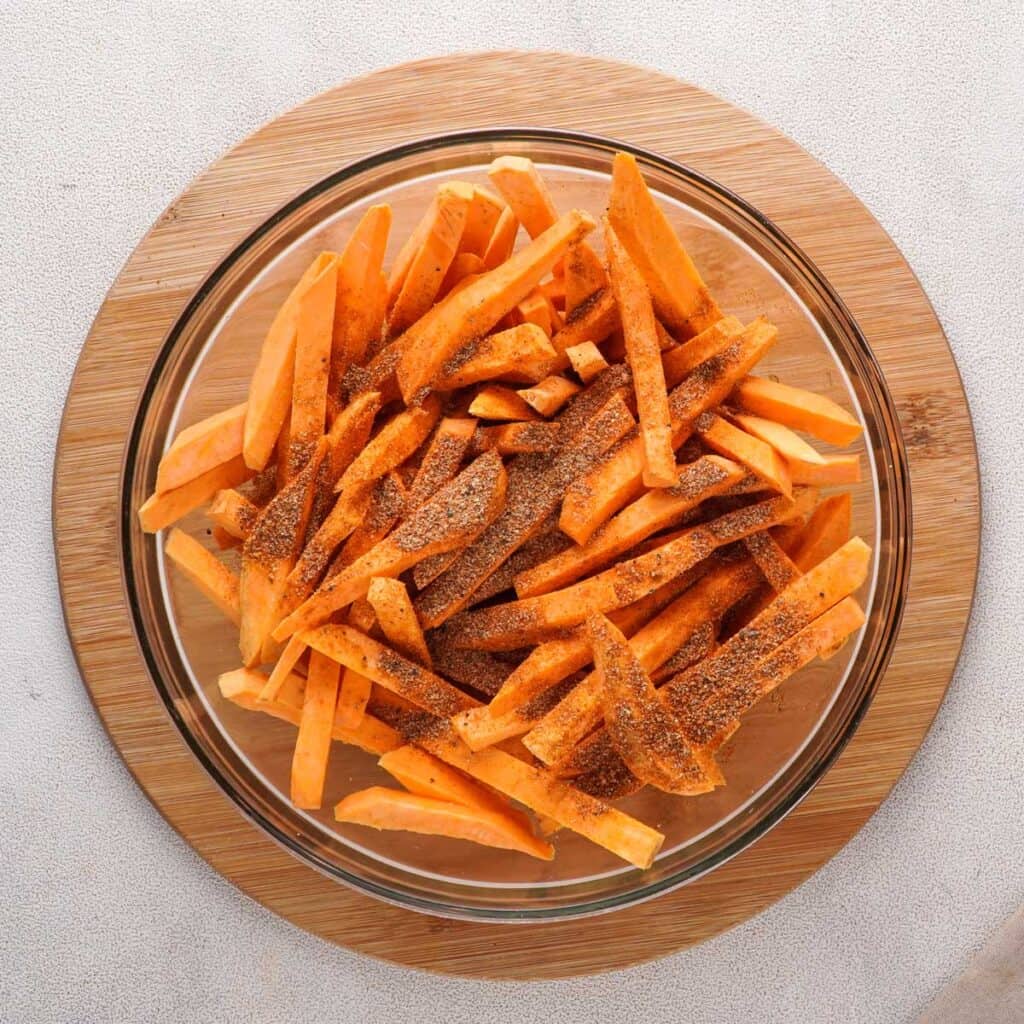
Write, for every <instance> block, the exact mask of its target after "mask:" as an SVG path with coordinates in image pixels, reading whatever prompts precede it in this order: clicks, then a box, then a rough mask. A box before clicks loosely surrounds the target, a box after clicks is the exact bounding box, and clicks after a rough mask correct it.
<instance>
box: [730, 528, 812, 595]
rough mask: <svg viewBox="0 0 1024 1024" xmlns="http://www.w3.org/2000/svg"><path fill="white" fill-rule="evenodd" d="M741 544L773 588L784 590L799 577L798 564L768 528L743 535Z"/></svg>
mask: <svg viewBox="0 0 1024 1024" xmlns="http://www.w3.org/2000/svg"><path fill="white" fill-rule="evenodd" d="M743 544H744V546H745V547H746V549H747V551H749V552H750V557H751V558H753V559H754V561H755V562H756V563H757V567H758V568H759V569H760V570H761V572H762V574H763V575H764V578H765V579H766V580H767V581H768V584H769V586H770V587H771V588H772V589H773V590H775V591H782V590H785V589H786V587H788V586H789V585H790V584H792V583H795V582H796V581H797V579H798V578H799V577H800V568H799V566H797V565H796V563H795V562H793V560H792V559H791V558H790V557H789V555H787V554H786V552H785V551H784V550H783V549H782V546H781V545H780V544H779V542H778V541H777V540H776V539H775V538H774V537H773V536H772V535H771V532H770V531H769V530H761V531H760V532H759V533H754V534H751V535H750V536H749V537H745V538H744V539H743Z"/></svg>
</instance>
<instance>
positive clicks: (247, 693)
mask: <svg viewBox="0 0 1024 1024" xmlns="http://www.w3.org/2000/svg"><path fill="white" fill-rule="evenodd" d="M266 682H267V677H266V675H264V674H263V673H262V672H258V671H256V669H251V668H239V669H235V670H234V671H233V672H225V673H224V674H223V675H221V676H220V677H219V678H218V680H217V685H218V687H219V689H220V693H221V696H222V697H224V699H225V700H230V701H231V702H232V703H234V704H237V705H238V706H239V707H243V708H247V709H248V710H250V711H263V712H265V713H266V714H268V715H272V716H273V717H274V718H280V719H281V720H282V721H285V722H290V723H291V724H292V725H298V724H299V722H300V720H301V718H302V703H303V699H304V697H305V690H306V680H305V679H303V678H302V676H299V675H296V674H295V673H292V674H291V675H289V676H288V677H287V679H286V680H285V683H284V685H283V686H282V687H281V688H280V692H279V694H278V696H277V697H276V698H275V699H274V700H271V701H263V700H262V691H263V689H264V687H265V686H266ZM331 738H332V739H336V740H338V741H339V742H341V743H350V744H352V745H353V746H356V747H359V748H360V749H362V750H365V751H366V752H367V753H368V754H375V755H376V756H378V757H380V756H381V755H382V754H386V753H387V752H388V751H389V750H394V749H396V748H397V747H400V746H402V744H403V743H404V742H405V741H404V740H403V739H402V736H401V735H400V734H399V733H398V732H397V731H396V730H394V729H392V728H391V726H389V725H386V724H385V723H384V722H382V721H380V720H379V719H377V718H373V717H372V716H371V715H366V716H365V717H364V718H363V720H362V722H360V724H359V727H358V728H356V729H347V728H344V727H343V726H341V725H339V724H338V720H337V717H335V721H334V725H333V726H332V728H331Z"/></svg>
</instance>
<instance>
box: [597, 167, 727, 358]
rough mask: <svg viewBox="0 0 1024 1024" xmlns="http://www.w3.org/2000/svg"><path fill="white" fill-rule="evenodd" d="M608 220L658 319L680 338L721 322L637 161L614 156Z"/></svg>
mask: <svg viewBox="0 0 1024 1024" xmlns="http://www.w3.org/2000/svg"><path fill="white" fill-rule="evenodd" d="M608 219H609V220H610V221H611V223H612V227H613V228H614V229H615V231H616V232H617V233H618V234H619V237H620V238H621V239H622V244H623V245H624V246H625V247H626V249H627V250H628V252H629V254H630V256H631V257H632V258H633V261H634V262H635V263H636V265H637V267H639V269H640V273H641V274H643V277H644V280H645V281H646V282H647V287H648V288H649V289H650V292H651V298H652V299H653V301H654V309H655V311H656V312H657V314H658V318H659V319H660V320H661V321H662V322H663V323H664V324H665V325H666V327H668V329H669V330H670V331H672V333H673V334H675V335H676V336H677V337H678V338H679V339H680V340H686V339H687V338H692V337H693V336H694V335H697V334H699V333H700V332H701V331H703V330H705V329H706V328H708V327H710V326H711V325H712V324H713V323H715V321H717V320H720V319H721V316H722V314H721V312H720V311H719V309H718V306H717V305H716V304H715V300H714V299H713V298H712V297H711V294H710V293H709V292H708V290H707V288H706V287H705V285H704V282H703V281H702V280H701V276H700V273H699V272H698V271H697V268H696V267H695V266H694V264H693V260H691V259H690V257H689V255H688V253H687V252H686V250H685V249H684V248H683V245H682V243H681V242H680V241H679V237H678V236H677V235H676V233H675V231H674V230H673V229H672V225H671V224H670V223H669V222H668V218H667V217H666V216H665V214H664V213H663V212H662V210H661V208H660V207H659V206H658V204H657V202H656V201H655V199H654V197H653V196H652V195H651V193H650V191H649V190H648V188H647V184H646V182H645V181H644V179H643V175H642V174H641V173H640V168H639V166H638V165H637V162H636V158H635V157H633V156H632V155H630V154H628V153H616V155H615V159H614V162H613V165H612V189H611V195H610V196H609V199H608Z"/></svg>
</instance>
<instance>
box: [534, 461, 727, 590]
mask: <svg viewBox="0 0 1024 1024" xmlns="http://www.w3.org/2000/svg"><path fill="white" fill-rule="evenodd" d="M676 473H677V475H676V483H675V486H674V487H669V488H663V489H659V490H655V491H650V492H648V493H647V494H645V495H643V496H642V497H640V498H638V499H637V500H636V501H635V502H633V503H632V504H631V505H628V506H627V507H626V508H625V509H623V510H622V512H620V513H619V514H618V515H617V516H615V518H614V519H612V520H610V521H609V522H608V523H606V524H605V525H604V526H602V527H601V528H600V529H599V530H598V531H597V533H595V534H594V536H593V537H591V538H590V540H589V541H587V543H586V544H584V545H582V546H580V545H577V546H575V547H571V548H568V549H567V550H566V551H563V552H562V553H560V554H558V555H555V556H554V557H553V558H551V559H549V560H548V561H546V562H543V563H541V564H540V565H538V566H537V567H536V568H535V569H531V570H529V571H528V572H525V573H522V574H521V575H519V576H518V577H516V581H515V586H516V594H517V595H518V596H519V597H535V596H536V595H538V594H544V593H547V592H548V591H551V590H554V589H556V588H557V587H562V586H565V585H567V584H569V583H572V582H573V581H574V580H578V579H579V578H580V577H581V576H585V575H586V574H587V573H590V572H593V571H594V570H595V569H599V568H601V567H603V566H606V565H607V564H608V563H609V562H611V561H612V560H613V559H615V558H618V557H619V556H620V555H622V554H624V553H625V552H627V551H629V550H630V548H632V547H634V546H635V545H637V544H639V543H640V542H641V541H643V540H646V539H647V538H648V537H651V536H653V535H654V534H656V533H658V531H660V530H664V529H666V528H667V527H669V526H672V525H673V524H675V523H678V522H679V520H680V519H681V518H682V517H683V516H684V515H685V514H686V513H687V512H689V511H690V509H693V508H696V506H697V505H699V504H700V503H701V502H702V501H704V500H705V499H707V498H710V497H714V496H715V495H717V494H721V493H722V492H723V491H726V490H728V489H729V487H731V486H732V485H733V484H734V483H736V482H737V481H738V480H740V479H741V478H742V476H743V471H742V469H741V468H740V467H739V466H738V465H737V464H736V463H734V462H730V461H729V460H728V459H723V458H720V457H719V456H717V455H706V456H703V457H702V458H700V459H697V461H696V462H692V463H689V464H687V465H684V466H682V467H680V468H679V469H678V470H677V471H676Z"/></svg>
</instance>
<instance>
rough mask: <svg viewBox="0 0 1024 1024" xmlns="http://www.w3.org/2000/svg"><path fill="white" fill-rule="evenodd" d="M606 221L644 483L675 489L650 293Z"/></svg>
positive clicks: (668, 422)
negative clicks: (638, 433)
mask: <svg viewBox="0 0 1024 1024" xmlns="http://www.w3.org/2000/svg"><path fill="white" fill-rule="evenodd" d="M604 225H605V227H604V238H605V248H606V250H607V252H608V268H609V271H610V273H611V281H612V291H613V292H614V293H615V303H616V305H617V306H618V307H619V316H620V318H621V320H622V332H623V337H624V339H625V343H626V358H627V359H628V361H629V368H630V370H631V371H632V374H633V389H634V391H635V393H636V405H637V412H638V415H639V419H640V438H641V440H642V442H643V453H644V467H643V482H644V486H646V487H671V486H672V484H674V483H675V479H676V462H675V455H674V446H673V444H672V424H671V422H670V416H669V408H668V391H667V390H666V388H665V373H664V370H663V369H662V365H661V348H660V346H659V344H658V332H657V324H656V322H655V319H654V307H653V306H652V305H651V294H650V292H649V291H648V290H647V286H646V285H645V284H644V280H643V278H642V277H641V275H640V271H639V270H638V269H637V268H636V265H635V264H634V263H633V261H632V260H631V259H630V257H629V254H628V253H627V252H626V250H625V248H624V247H623V245H622V243H621V242H620V241H619V237H618V235H616V233H615V230H614V228H613V227H612V226H611V223H610V222H609V220H608V219H607V218H605V222H604Z"/></svg>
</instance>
